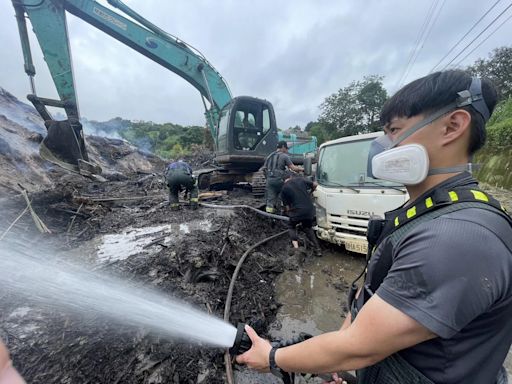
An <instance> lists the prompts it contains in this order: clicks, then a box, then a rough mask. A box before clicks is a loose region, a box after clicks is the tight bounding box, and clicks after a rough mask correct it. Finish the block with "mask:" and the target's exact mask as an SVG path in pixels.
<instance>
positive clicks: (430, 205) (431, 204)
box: [425, 197, 434, 208]
mask: <svg viewBox="0 0 512 384" xmlns="http://www.w3.org/2000/svg"><path fill="white" fill-rule="evenodd" d="M433 205H434V202H433V201H432V198H431V197H427V198H426V199H425V207H427V208H431V207H432V206H433Z"/></svg>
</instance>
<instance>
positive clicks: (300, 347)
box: [237, 70, 512, 384]
mask: <svg viewBox="0 0 512 384" xmlns="http://www.w3.org/2000/svg"><path fill="white" fill-rule="evenodd" d="M495 105H496V90H495V89H494V87H493V86H492V84H491V83H490V82H489V81H488V80H486V79H480V78H477V77H471V75H469V74H468V73H466V72H464V71H459V70H449V71H444V72H436V73H432V74H430V75H428V76H426V77H423V78H421V79H418V80H415V81H413V82H412V83H410V84H408V85H406V86H405V87H403V88H402V89H400V90H399V91H398V92H397V93H396V94H395V95H393V96H392V97H391V98H390V99H389V100H388V101H387V102H386V103H385V105H384V107H383V109H382V111H381V114H380V119H381V123H382V124H383V126H384V132H385V135H384V136H381V137H379V138H377V139H376V140H375V141H374V142H373V143H372V146H371V149H370V154H369V162H370V164H371V169H370V170H369V173H370V174H372V176H373V177H375V178H379V179H382V180H388V181H391V182H394V183H396V182H398V183H402V184H404V185H405V186H406V188H407V191H408V193H409V196H410V200H409V202H408V203H406V204H405V205H404V206H403V207H400V208H398V209H396V210H394V211H390V212H387V213H386V215H385V218H384V219H382V220H379V221H372V222H371V225H370V227H371V228H370V229H372V230H371V231H370V230H369V232H368V233H369V234H374V236H369V240H371V242H370V244H369V247H368V249H369V254H368V257H369V263H368V265H367V269H366V273H365V275H364V282H363V284H361V285H360V286H359V290H357V285H356V284H353V286H354V288H355V289H352V290H351V294H350V295H349V298H350V300H349V302H350V303H349V308H350V313H349V314H347V316H346V319H345V322H344V324H343V326H342V327H341V329H340V330H339V331H334V332H329V333H325V334H323V335H319V336H315V337H313V338H310V339H309V340H306V341H304V342H302V343H299V344H295V345H291V346H288V347H284V348H278V349H276V348H273V347H272V346H271V345H270V343H269V342H268V341H266V340H263V339H261V338H260V337H259V336H258V335H256V333H255V332H254V330H253V329H252V328H250V327H246V329H247V332H248V334H249V336H250V337H251V340H252V348H251V349H250V350H249V351H247V352H246V353H244V354H242V355H240V356H238V357H237V361H238V362H239V363H243V364H247V365H248V366H249V367H251V368H254V369H257V370H260V371H265V372H268V371H269V370H271V371H272V372H279V369H282V370H284V371H287V372H308V373H327V372H340V371H346V370H357V376H358V382H359V383H362V384H363V383H364V384H380V383H385V384H400V383H401V384H404V383H416V384H433V383H438V384H441V383H442V384H456V383H457V384H459V383H464V384H484V383H485V384H495V383H500V384H501V383H506V382H507V374H506V372H505V369H504V368H503V362H504V360H505V357H506V356H507V353H508V352H509V349H510V346H511V343H512V321H511V319H512V218H511V217H510V216H508V215H507V213H506V212H505V211H504V210H503V209H502V207H501V205H500V203H499V202H497V201H496V200H495V199H494V198H493V197H492V196H490V195H489V194H488V193H487V192H485V191H483V190H481V189H480V188H479V186H478V182H477V181H476V180H475V179H474V178H473V177H472V175H471V173H470V171H471V168H472V166H471V164H470V161H471V158H472V157H473V154H474V153H475V152H476V151H477V150H478V149H480V148H481V147H482V146H483V145H484V143H485V136H486V134H485V124H486V122H487V121H488V120H489V118H490V116H491V113H492V111H493V109H494V107H495ZM379 230H380V235H379ZM352 292H353V293H352ZM356 292H357V293H356ZM333 382H341V381H340V379H334V381H333Z"/></svg>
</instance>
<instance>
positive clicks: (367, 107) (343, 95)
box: [306, 75, 388, 142]
mask: <svg viewBox="0 0 512 384" xmlns="http://www.w3.org/2000/svg"><path fill="white" fill-rule="evenodd" d="M382 80H383V77H382V76H377V75H372V76H365V77H364V78H363V80H360V81H353V82H352V83H350V84H349V85H348V86H347V87H345V88H341V89H339V90H338V92H336V93H334V94H332V95H330V96H328V97H327V98H326V99H325V100H324V102H323V103H322V104H321V105H320V117H319V121H318V122H316V123H309V124H308V125H307V126H306V130H309V131H311V133H312V134H313V135H315V136H317V138H318V139H319V142H322V141H325V140H331V139H335V138H338V137H344V136H351V135H356V134H359V133H368V132H375V131H377V130H378V129H379V128H380V126H379V113H380V110H381V108H382V106H383V105H384V102H385V101H386V99H387V97H388V94H387V92H386V90H385V89H384V86H383V84H382Z"/></svg>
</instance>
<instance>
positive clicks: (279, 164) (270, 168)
mask: <svg viewBox="0 0 512 384" xmlns="http://www.w3.org/2000/svg"><path fill="white" fill-rule="evenodd" d="M287 169H291V170H292V171H295V172H300V171H302V168H301V167H298V166H296V165H294V164H293V162H292V160H291V159H290V156H288V144H287V143H286V141H280V142H278V143H277V150H276V151H275V152H272V153H271V154H270V155H268V157H267V158H266V159H265V163H264V164H263V172H264V173H265V177H266V179H267V184H266V188H265V196H266V200H267V206H266V211H267V212H268V213H275V212H276V207H277V203H278V198H279V194H280V193H281V188H283V183H284V179H285V178H286V176H287V173H286V170H287Z"/></svg>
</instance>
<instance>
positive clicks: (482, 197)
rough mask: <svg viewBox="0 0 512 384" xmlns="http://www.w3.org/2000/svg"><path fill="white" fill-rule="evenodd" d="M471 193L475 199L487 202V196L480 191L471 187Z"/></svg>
mask: <svg viewBox="0 0 512 384" xmlns="http://www.w3.org/2000/svg"><path fill="white" fill-rule="evenodd" d="M471 193H472V194H473V196H474V197H475V199H476V200H480V201H486V202H489V198H488V197H487V195H486V194H485V193H483V192H482V191H475V190H473V189H472V190H471Z"/></svg>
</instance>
